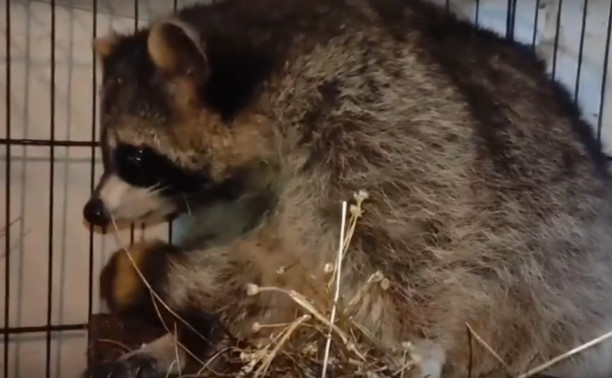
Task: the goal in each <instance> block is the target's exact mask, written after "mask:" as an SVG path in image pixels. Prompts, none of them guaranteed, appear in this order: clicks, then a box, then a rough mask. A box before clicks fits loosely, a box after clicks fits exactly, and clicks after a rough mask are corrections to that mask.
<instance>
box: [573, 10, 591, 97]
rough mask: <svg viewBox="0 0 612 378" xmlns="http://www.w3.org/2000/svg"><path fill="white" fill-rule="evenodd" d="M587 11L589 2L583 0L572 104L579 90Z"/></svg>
mask: <svg viewBox="0 0 612 378" xmlns="http://www.w3.org/2000/svg"><path fill="white" fill-rule="evenodd" d="M588 9H589V0H584V6H583V7H582V26H581V27H580V48H579V49H578V67H577V68H576V85H575V87H574V102H576V103H577V102H578V92H579V90H580V74H581V73H582V58H583V53H584V36H585V31H586V18H587V13H588Z"/></svg>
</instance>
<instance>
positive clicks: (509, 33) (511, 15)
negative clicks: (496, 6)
mask: <svg viewBox="0 0 612 378" xmlns="http://www.w3.org/2000/svg"><path fill="white" fill-rule="evenodd" d="M515 19H516V0H508V12H507V13H506V38H508V39H514V24H515Z"/></svg>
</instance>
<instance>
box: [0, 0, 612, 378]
mask: <svg viewBox="0 0 612 378" xmlns="http://www.w3.org/2000/svg"><path fill="white" fill-rule="evenodd" d="M431 1H434V2H436V3H438V4H439V5H440V6H442V7H445V8H446V9H447V10H448V11H450V12H456V13H457V14H458V15H460V16H461V17H464V18H466V19H469V20H470V21H472V22H474V23H476V24H478V25H479V26H482V27H485V28H489V29H493V30H495V31H497V32H498V33H500V34H502V35H505V36H506V37H507V38H514V39H516V40H519V41H520V42H523V43H527V44H530V45H531V46H532V47H533V49H534V50H535V51H537V52H538V53H539V54H540V55H541V56H542V57H543V58H545V60H546V61H547V63H548V70H549V72H550V74H551V75H552V76H553V77H554V78H555V79H556V80H559V81H560V82H561V83H563V84H564V85H565V86H566V87H567V88H568V89H569V90H570V92H571V93H572V94H573V97H574V100H575V101H577V102H578V103H579V105H580V106H581V107H582V109H583V112H584V117H585V118H586V119H587V121H589V122H590V124H591V125H592V126H593V128H594V129H595V130H596V135H597V137H598V139H599V140H600V141H602V142H603V145H604V146H605V148H606V149H609V148H610V147H611V146H612V127H607V126H609V124H610V122H611V120H612V116H611V115H610V114H609V113H610V111H609V110H612V109H610V107H611V106H612V104H611V102H612V101H611V100H610V99H609V96H608V97H607V96H606V91H607V88H608V85H609V82H608V68H609V63H608V62H609V49H610V34H611V28H612V0H571V1H569V0H566V1H563V0H431ZM194 2H196V1H186V0H183V1H180V0H172V1H171V0H38V1H36V0H2V4H3V5H4V6H2V7H0V8H1V9H2V10H1V11H0V12H1V13H3V14H2V15H1V16H0V23H2V28H1V29H2V32H3V33H4V36H3V37H4V38H2V40H3V41H2V43H3V44H4V48H3V49H1V50H2V52H1V53H0V54H1V56H0V65H1V66H2V67H0V72H2V73H3V74H0V86H1V87H2V89H3V90H2V91H1V94H0V96H3V97H4V98H3V99H2V101H0V103H1V105H0V119H2V120H3V122H4V125H5V126H3V127H1V128H0V146H1V152H0V159H1V160H2V162H1V163H0V180H3V181H4V182H3V183H0V209H3V211H2V213H3V214H1V215H2V216H1V218H2V220H0V238H1V239H3V241H2V242H3V245H4V252H3V253H2V255H0V259H1V260H2V265H3V267H2V268H1V269H2V272H3V274H4V279H2V280H0V291H1V292H2V298H3V299H2V300H0V303H2V306H3V307H2V311H0V327H2V328H0V329H1V334H2V352H1V353H2V359H1V361H2V363H1V366H2V368H1V369H0V370H1V371H2V374H3V377H4V378H8V377H43V376H44V377H66V376H72V377H76V376H77V375H78V374H79V373H80V372H82V371H83V369H84V368H85V367H86V348H87V343H88V340H87V331H86V327H87V321H88V319H89V316H90V315H91V314H92V313H96V312H98V311H100V310H101V307H100V306H101V304H100V303H99V301H98V298H97V295H96V294H97V292H98V287H97V278H98V272H99V271H100V269H101V267H102V266H103V264H104V263H105V261H106V259H107V258H108V257H109V254H110V252H112V251H113V250H115V249H116V248H117V246H116V245H115V243H114V241H113V240H112V239H109V238H108V237H105V236H104V235H99V234H97V233H94V232H92V230H91V229H89V230H88V228H87V226H86V225H85V224H84V222H83V220H82V206H83V205H84V203H85V201H86V200H87V198H88V197H89V195H90V193H91V191H92V190H93V186H94V183H95V181H96V179H97V178H98V176H99V175H100V174H101V171H102V170H101V162H100V153H99V151H98V150H97V148H98V144H97V137H98V119H97V118H98V108H97V106H98V104H97V84H98V81H99V69H98V67H97V62H96V59H95V56H94V54H93V51H92V49H91V40H92V38H95V37H96V36H98V35H103V34H105V33H107V32H108V31H109V30H110V29H111V28H112V29H115V30H119V31H129V30H133V29H134V28H136V27H138V26H139V25H142V24H143V23H146V22H147V21H148V20H150V19H151V18H152V17H155V16H157V15H160V14H162V13H165V12H168V11H171V10H172V9H173V8H175V9H176V8H177V7H181V6H184V5H187V4H190V3H194ZM607 152H608V153H610V151H609V150H607ZM172 232H173V230H172V225H168V226H158V227H155V228H150V227H147V228H144V226H141V225H136V226H135V227H134V226H133V227H132V229H131V230H130V231H128V232H126V233H125V234H122V235H121V238H122V239H123V240H125V241H127V240H130V241H134V239H135V238H137V237H141V236H142V235H143V234H145V233H146V235H147V237H152V236H157V237H160V238H162V239H166V240H167V239H172Z"/></svg>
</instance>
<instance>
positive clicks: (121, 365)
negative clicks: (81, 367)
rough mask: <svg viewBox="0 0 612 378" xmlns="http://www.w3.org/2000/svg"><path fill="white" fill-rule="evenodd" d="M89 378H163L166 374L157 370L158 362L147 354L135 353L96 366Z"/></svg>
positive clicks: (89, 373)
mask: <svg viewBox="0 0 612 378" xmlns="http://www.w3.org/2000/svg"><path fill="white" fill-rule="evenodd" d="M87 377H88V378H162V377H166V372H163V371H159V370H158V369H157V361H156V360H155V358H153V357H151V356H150V355H148V354H147V353H134V354H130V355H127V356H125V357H121V358H119V359H118V360H116V361H112V362H105V363H102V364H98V365H96V366H94V367H93V368H92V369H91V370H90V371H89V372H88V374H87Z"/></svg>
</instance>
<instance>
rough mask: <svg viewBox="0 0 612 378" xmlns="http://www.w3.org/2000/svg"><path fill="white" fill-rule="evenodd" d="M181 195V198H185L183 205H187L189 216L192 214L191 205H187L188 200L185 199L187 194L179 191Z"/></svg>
mask: <svg viewBox="0 0 612 378" xmlns="http://www.w3.org/2000/svg"><path fill="white" fill-rule="evenodd" d="M181 195H182V196H183V199H184V200H185V206H187V214H189V215H190V216H191V215H192V213H191V206H189V201H188V200H187V196H186V195H185V193H181Z"/></svg>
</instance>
